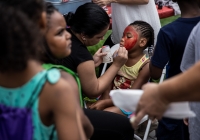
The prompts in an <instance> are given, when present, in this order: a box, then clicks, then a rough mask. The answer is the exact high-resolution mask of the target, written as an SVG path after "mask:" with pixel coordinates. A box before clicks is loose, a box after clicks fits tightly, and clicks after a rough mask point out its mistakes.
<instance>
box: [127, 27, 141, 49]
mask: <svg viewBox="0 0 200 140" xmlns="http://www.w3.org/2000/svg"><path fill="white" fill-rule="evenodd" d="M137 39H138V33H137V32H136V31H135V30H134V28H133V27H132V26H128V27H126V29H125V30H124V34H123V40H124V47H125V48H126V49H127V50H130V49H132V48H133V47H134V46H135V44H136V42H137Z"/></svg>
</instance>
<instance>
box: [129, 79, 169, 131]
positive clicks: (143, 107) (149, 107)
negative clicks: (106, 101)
mask: <svg viewBox="0 0 200 140" xmlns="http://www.w3.org/2000/svg"><path fill="white" fill-rule="evenodd" d="M142 89H143V90H144V93H143V95H142V96H141V98H140V101H139V103H138V106H137V109H136V112H135V116H133V117H132V118H131V119H130V121H131V123H132V126H133V128H137V126H138V124H139V122H140V120H141V119H142V118H143V117H144V116H145V115H146V114H147V115H149V118H150V119H151V120H154V119H155V118H156V119H161V117H162V115H163V113H164V112H165V110H166V109H167V106H168V104H169V102H167V101H166V100H165V99H164V98H163V97H162V96H160V95H162V94H160V92H159V85H158V84H152V83H151V84H146V85H144V86H143V87H142Z"/></svg>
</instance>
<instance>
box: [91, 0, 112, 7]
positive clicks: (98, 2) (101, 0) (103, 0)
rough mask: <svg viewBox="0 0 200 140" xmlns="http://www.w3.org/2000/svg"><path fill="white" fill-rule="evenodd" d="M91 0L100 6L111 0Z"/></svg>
mask: <svg viewBox="0 0 200 140" xmlns="http://www.w3.org/2000/svg"><path fill="white" fill-rule="evenodd" d="M92 1H93V2H94V3H96V4H98V5H99V6H101V7H103V6H106V5H108V4H110V3H111V2H112V0H92Z"/></svg>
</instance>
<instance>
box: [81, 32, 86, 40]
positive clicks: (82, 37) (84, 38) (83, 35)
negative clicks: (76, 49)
mask: <svg viewBox="0 0 200 140" xmlns="http://www.w3.org/2000/svg"><path fill="white" fill-rule="evenodd" d="M81 39H82V40H83V41H85V40H86V35H85V34H83V33H81Z"/></svg>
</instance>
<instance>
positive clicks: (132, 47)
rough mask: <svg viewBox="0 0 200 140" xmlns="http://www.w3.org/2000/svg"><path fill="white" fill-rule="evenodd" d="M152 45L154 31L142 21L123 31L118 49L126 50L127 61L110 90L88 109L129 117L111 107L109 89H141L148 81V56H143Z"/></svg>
mask: <svg viewBox="0 0 200 140" xmlns="http://www.w3.org/2000/svg"><path fill="white" fill-rule="evenodd" d="M153 44H154V30H153V28H152V27H151V25H149V24H148V23H146V22H144V21H135V22H133V23H131V24H130V25H129V26H127V27H126V28H125V30H124V33H123V36H122V39H121V42H120V47H125V48H126V49H127V50H128V60H127V62H126V64H124V65H123V66H122V67H121V68H120V70H119V71H118V73H117V75H116V76H115V78H114V80H113V83H112V84H111V86H110V87H111V88H110V89H108V90H107V91H106V92H105V93H103V94H102V96H101V98H100V100H98V101H97V102H95V103H93V104H92V105H90V106H89V108H90V109H100V110H105V111H110V112H115V113H118V114H122V115H125V116H127V117H129V115H131V114H132V112H127V111H124V110H120V109H119V108H117V107H115V106H113V103H112V101H111V99H110V97H109V92H110V90H111V89H141V87H142V85H143V84H145V83H147V82H148V80H149V78H150V77H149V55H147V54H144V50H145V49H146V48H147V47H148V49H149V50H150V49H151V48H152V47H153Z"/></svg>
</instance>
